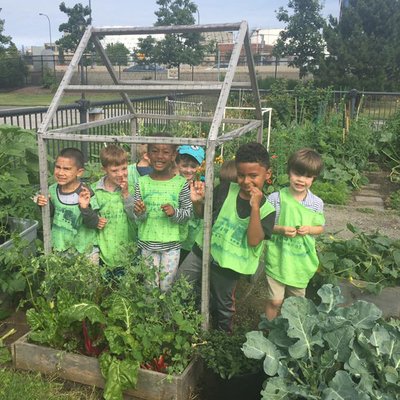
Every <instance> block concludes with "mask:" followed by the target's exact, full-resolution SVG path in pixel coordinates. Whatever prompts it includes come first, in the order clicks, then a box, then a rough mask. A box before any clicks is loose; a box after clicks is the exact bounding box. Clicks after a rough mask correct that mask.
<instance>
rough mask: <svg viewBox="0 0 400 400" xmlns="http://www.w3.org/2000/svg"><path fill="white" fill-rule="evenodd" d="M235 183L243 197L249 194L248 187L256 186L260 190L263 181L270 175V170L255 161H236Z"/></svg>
mask: <svg viewBox="0 0 400 400" xmlns="http://www.w3.org/2000/svg"><path fill="white" fill-rule="evenodd" d="M236 169H237V183H238V184H239V186H240V192H241V194H242V196H244V197H245V198H247V197H249V196H250V189H251V188H252V187H256V188H258V189H260V190H262V188H263V186H264V184H265V181H266V180H267V179H269V178H270V177H271V170H270V169H269V168H266V167H264V166H263V165H261V164H259V163H256V162H249V163H237V164H236Z"/></svg>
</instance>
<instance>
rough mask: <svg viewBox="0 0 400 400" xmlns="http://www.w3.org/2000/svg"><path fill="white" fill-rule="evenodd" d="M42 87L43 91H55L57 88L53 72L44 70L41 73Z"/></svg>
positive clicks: (47, 69)
mask: <svg viewBox="0 0 400 400" xmlns="http://www.w3.org/2000/svg"><path fill="white" fill-rule="evenodd" d="M42 86H43V87H44V88H45V89H51V90H55V89H56V88H57V78H56V75H55V71H52V70H51V69H49V68H46V69H45V70H44V73H43V79H42Z"/></svg>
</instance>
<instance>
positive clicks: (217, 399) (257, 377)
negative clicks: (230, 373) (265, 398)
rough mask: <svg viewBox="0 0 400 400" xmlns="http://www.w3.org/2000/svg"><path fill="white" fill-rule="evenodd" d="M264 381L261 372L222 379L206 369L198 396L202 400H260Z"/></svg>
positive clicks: (263, 375)
mask: <svg viewBox="0 0 400 400" xmlns="http://www.w3.org/2000/svg"><path fill="white" fill-rule="evenodd" d="M264 380H265V374H264V373H263V372H262V371H260V372H257V373H250V374H244V375H238V376H234V377H232V378H231V379H222V378H221V377H220V376H219V375H217V374H216V373H214V372H212V371H210V370H208V369H206V370H205V372H204V377H203V381H202V383H201V385H202V386H201V391H200V393H199V394H200V398H201V399H204V400H260V399H261V394H260V392H261V390H262V384H263V382H264Z"/></svg>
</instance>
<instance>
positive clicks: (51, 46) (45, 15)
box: [39, 13, 53, 49]
mask: <svg viewBox="0 0 400 400" xmlns="http://www.w3.org/2000/svg"><path fill="white" fill-rule="evenodd" d="M39 15H42V16H43V17H46V18H47V21H49V35H50V48H51V49H53V45H52V42H51V24H50V18H49V16H48V15H47V14H43V13H39Z"/></svg>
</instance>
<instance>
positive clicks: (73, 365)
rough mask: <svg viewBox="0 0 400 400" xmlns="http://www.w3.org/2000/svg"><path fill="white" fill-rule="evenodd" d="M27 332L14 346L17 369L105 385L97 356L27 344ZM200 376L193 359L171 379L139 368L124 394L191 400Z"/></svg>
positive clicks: (150, 399) (148, 399) (146, 398)
mask: <svg viewBox="0 0 400 400" xmlns="http://www.w3.org/2000/svg"><path fill="white" fill-rule="evenodd" d="M28 335H29V333H27V334H26V335H24V336H22V337H21V338H20V339H18V340H17V341H16V342H14V343H13V344H12V346H11V353H12V358H13V364H14V367H15V368H18V369H24V370H30V371H38V372H41V373H44V374H57V375H58V376H59V377H60V378H63V379H66V380H70V381H74V382H79V383H83V384H84V385H90V386H96V387H100V388H104V379H103V376H102V375H101V372H100V368H99V363H98V360H97V359H96V358H93V357H87V356H84V355H80V354H72V353H66V352H65V351H62V350H54V349H51V348H49V347H44V346H38V345H35V344H32V343H28V341H27V337H28ZM201 375H202V365H201V363H200V362H199V361H198V360H193V361H192V362H191V363H190V364H189V365H188V367H187V368H186V369H185V371H183V373H182V374H181V375H177V376H173V377H172V378H171V379H168V376H167V375H166V374H162V373H159V372H155V371H149V370H145V369H140V370H139V376H138V383H137V386H136V388H135V389H130V390H127V391H126V392H124V394H125V395H127V396H130V397H132V398H134V399H144V400H188V399H189V398H190V394H191V393H193V392H194V389H195V386H196V384H197V382H198V380H199V378H200V377H201Z"/></svg>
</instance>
